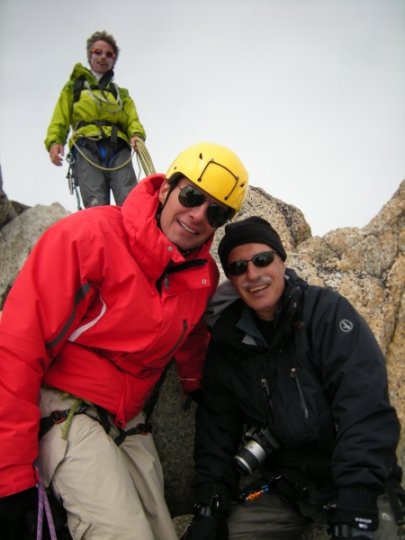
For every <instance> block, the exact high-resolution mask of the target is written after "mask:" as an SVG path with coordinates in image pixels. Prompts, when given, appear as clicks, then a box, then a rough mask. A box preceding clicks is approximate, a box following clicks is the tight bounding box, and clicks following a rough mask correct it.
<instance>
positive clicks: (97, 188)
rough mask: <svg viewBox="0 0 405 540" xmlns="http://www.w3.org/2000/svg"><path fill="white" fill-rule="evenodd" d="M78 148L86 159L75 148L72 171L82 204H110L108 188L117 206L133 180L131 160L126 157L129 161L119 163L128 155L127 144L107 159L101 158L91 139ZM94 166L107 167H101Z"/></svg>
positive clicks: (123, 199) (129, 188)
mask: <svg viewBox="0 0 405 540" xmlns="http://www.w3.org/2000/svg"><path fill="white" fill-rule="evenodd" d="M92 142H93V141H92ZM80 151H81V152H82V153H83V154H85V156H86V157H87V158H88V159H86V158H85V157H83V156H82V155H81V154H80V152H78V151H77V150H76V151H75V153H74V154H75V156H74V157H75V162H74V164H73V175H74V178H75V181H76V184H78V186H79V188H80V195H81V197H82V200H83V204H84V206H85V207H86V208H88V207H90V206H101V205H106V204H110V190H111V191H112V193H113V196H114V201H115V203H116V204H117V205H119V206H121V205H122V203H123V202H124V201H125V199H126V197H127V195H128V193H129V192H130V191H131V189H132V188H133V187H134V186H135V185H136V183H137V179H136V174H135V171H134V168H133V166H132V161H131V160H130V161H129V163H127V164H126V165H124V166H123V167H121V165H122V164H123V163H125V162H126V161H127V160H128V159H129V157H130V155H131V150H130V148H129V147H128V146H123V147H120V148H118V149H117V151H116V152H114V153H113V154H112V155H110V156H107V159H105V158H104V159H103V157H101V156H100V155H99V153H98V150H97V144H95V143H93V144H89V145H80ZM88 160H89V161H90V162H89V161H88ZM92 163H93V164H94V165H93V164H92ZM98 167H102V168H108V169H110V170H108V171H105V170H102V169H100V168H98ZM114 169H116V170H114Z"/></svg>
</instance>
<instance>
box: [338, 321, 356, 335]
mask: <svg viewBox="0 0 405 540" xmlns="http://www.w3.org/2000/svg"><path fill="white" fill-rule="evenodd" d="M339 328H340V329H341V330H342V332H346V333H347V332H351V331H352V330H353V323H352V321H349V319H342V320H341V321H340V323H339Z"/></svg>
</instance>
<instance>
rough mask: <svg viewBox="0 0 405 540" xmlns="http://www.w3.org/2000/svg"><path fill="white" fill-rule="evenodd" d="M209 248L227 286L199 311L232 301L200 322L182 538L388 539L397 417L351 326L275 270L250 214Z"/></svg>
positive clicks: (325, 299) (378, 365) (271, 237)
mask: <svg viewBox="0 0 405 540" xmlns="http://www.w3.org/2000/svg"><path fill="white" fill-rule="evenodd" d="M218 254H219V258H220V261H221V265H222V268H223V270H224V272H225V275H226V276H227V277H228V279H229V281H228V282H225V283H224V284H223V286H221V287H220V288H219V289H218V292H217V298H214V300H213V303H212V304H213V306H216V308H218V306H220V305H221V302H220V300H219V299H218V298H221V296H222V291H221V289H222V287H225V288H228V289H229V286H230V285H231V286H232V289H233V295H231V297H230V296H229V294H228V298H227V301H226V303H224V306H225V307H224V306H223V309H222V311H221V312H220V313H219V314H217V316H216V319H215V322H214V323H213V326H212V339H211V344H210V347H209V350H208V355H207V359H206V364H205V371H204V378H203V396H202V402H201V403H200V404H199V406H198V409H197V418H196V440H195V467H196V470H195V476H194V480H193V490H194V497H195V517H194V519H193V521H192V523H191V525H190V527H189V528H188V530H187V531H186V533H185V535H184V539H187V540H227V539H228V538H229V539H230V540H270V539H271V540H281V539H283V540H298V539H300V538H301V535H302V534H303V533H304V532H305V531H306V530H308V529H309V528H310V526H311V525H312V524H313V523H317V524H320V525H322V526H324V527H325V529H327V530H328V532H329V534H330V538H333V539H336V540H337V539H339V540H343V539H346V538H355V539H356V540H367V539H375V540H396V539H397V538H398V532H397V523H396V522H401V520H403V506H402V507H401V501H402V503H403V502H404V500H405V497H404V492H403V490H402V488H401V486H400V482H401V475H402V471H401V469H400V467H399V466H398V464H397V460H396V454H395V450H396V446H397V443H398V438H399V422H398V418H397V415H396V412H395V410H394V408H393V407H392V406H391V404H390V402H389V397H388V391H387V375H386V368H385V361H384V357H383V355H382V352H381V350H380V348H379V346H378V344H377V342H376V340H375V338H374V336H373V335H372V333H371V331H370V329H369V327H368V326H367V324H366V322H365V320H364V319H363V318H362V317H361V316H360V315H359V313H357V311H356V310H355V309H354V308H353V306H352V305H351V304H350V303H349V302H348V301H347V300H346V299H345V298H343V297H342V296H341V295H339V294H338V293H336V292H334V291H332V290H330V289H328V288H322V287H316V286H311V285H309V284H308V283H307V282H305V281H304V280H303V279H301V278H299V277H298V276H297V275H296V273H295V272H294V271H293V270H291V269H289V268H286V265H285V260H286V257H287V255H286V252H285V249H284V247H283V244H282V242H281V239H280V237H279V235H278V233H277V231H275V230H274V229H273V227H272V226H271V225H270V223H268V222H267V221H266V220H264V219H262V218H260V217H249V218H247V219H245V220H243V221H239V222H234V223H231V224H229V225H227V226H226V227H225V235H224V237H223V239H222V240H221V242H220V244H219V248H218ZM225 304H226V305H225ZM211 315H212V314H211ZM241 486H243V488H242V487H241ZM387 494H388V495H389V497H388V496H387Z"/></svg>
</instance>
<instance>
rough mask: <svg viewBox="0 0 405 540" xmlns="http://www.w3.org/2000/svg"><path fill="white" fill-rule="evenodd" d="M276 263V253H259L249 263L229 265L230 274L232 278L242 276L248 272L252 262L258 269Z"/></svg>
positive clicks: (240, 262) (239, 262)
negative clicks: (249, 264)
mask: <svg viewBox="0 0 405 540" xmlns="http://www.w3.org/2000/svg"><path fill="white" fill-rule="evenodd" d="M273 261H274V251H263V252H262V253H258V254H257V255H255V256H254V257H252V258H251V259H249V260H247V261H243V260H242V261H235V262H233V263H231V264H229V265H228V274H229V275H230V276H241V275H242V274H245V273H246V271H247V267H248V263H249V262H252V263H253V264H254V265H255V266H257V268H264V267H265V266H269V264H271V263H272V262H273Z"/></svg>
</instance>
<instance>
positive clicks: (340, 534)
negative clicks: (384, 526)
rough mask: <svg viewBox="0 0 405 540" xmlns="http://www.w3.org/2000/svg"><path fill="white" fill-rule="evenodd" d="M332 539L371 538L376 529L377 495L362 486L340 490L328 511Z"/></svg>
mask: <svg viewBox="0 0 405 540" xmlns="http://www.w3.org/2000/svg"><path fill="white" fill-rule="evenodd" d="M329 523H330V525H331V531H332V538H334V539H335V538H336V539H341V538H356V539H357V540H365V539H369V538H373V533H372V531H375V530H376V529H377V528H378V509H377V494H376V493H375V492H374V491H372V490H370V489H368V488H366V487H363V486H353V487H350V488H349V487H347V488H340V489H339V491H338V497H337V502H336V507H335V508H333V509H332V510H331V511H330V514H329Z"/></svg>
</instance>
